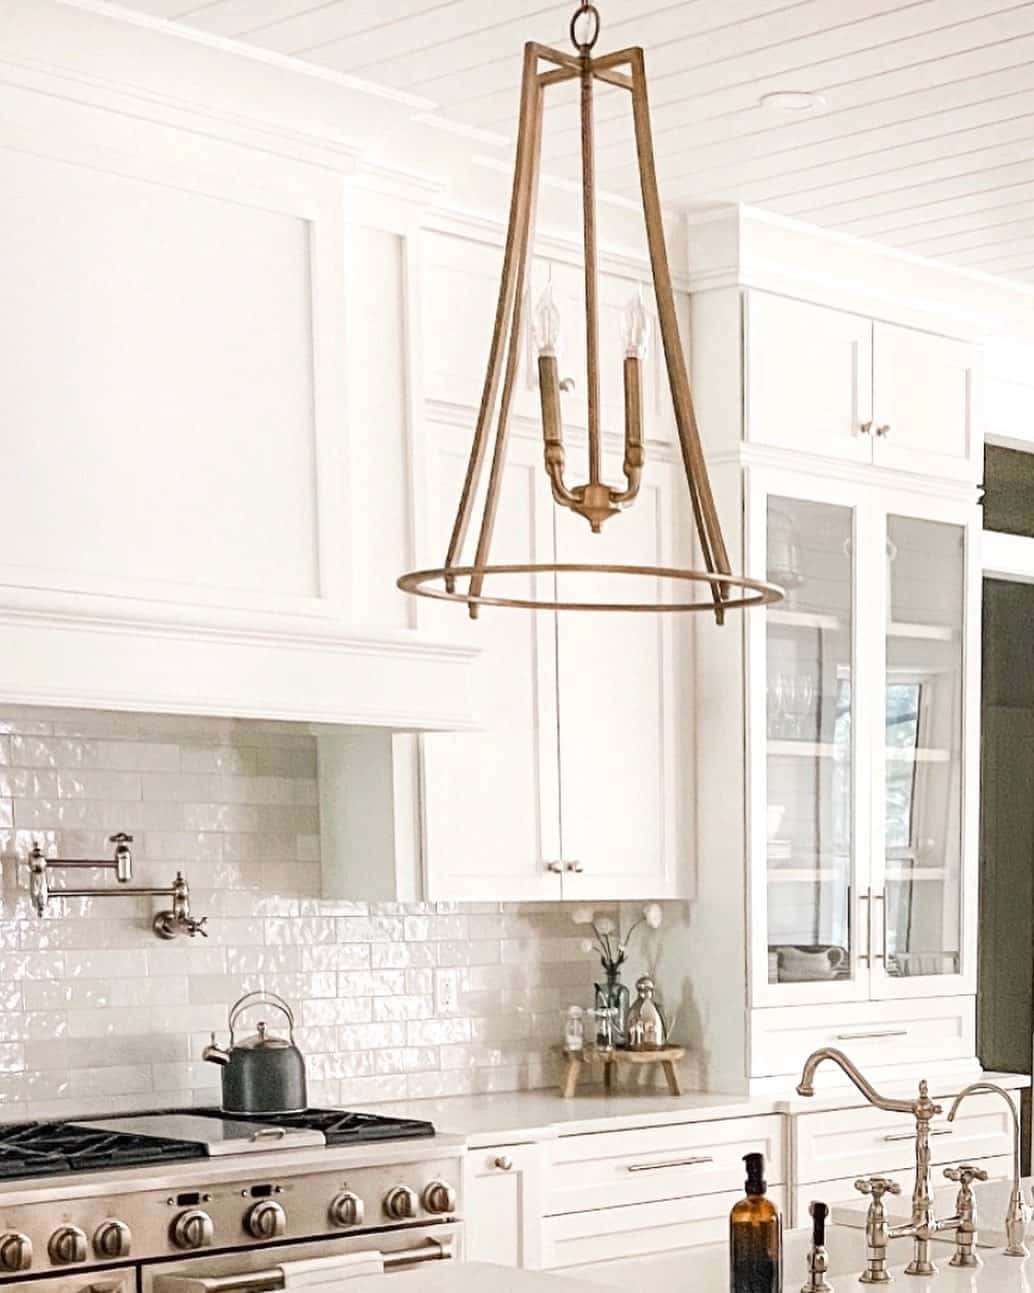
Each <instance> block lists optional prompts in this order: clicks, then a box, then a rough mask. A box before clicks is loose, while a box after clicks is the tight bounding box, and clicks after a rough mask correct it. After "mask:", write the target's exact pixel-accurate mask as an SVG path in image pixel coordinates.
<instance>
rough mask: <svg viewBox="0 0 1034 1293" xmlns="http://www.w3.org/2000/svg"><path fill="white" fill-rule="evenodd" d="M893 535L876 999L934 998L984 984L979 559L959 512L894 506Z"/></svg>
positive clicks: (879, 762)
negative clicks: (980, 978) (975, 709)
mask: <svg viewBox="0 0 1034 1293" xmlns="http://www.w3.org/2000/svg"><path fill="white" fill-rule="evenodd" d="M954 516H955V517H956V518H959V516H960V514H959V513H958V512H955V513H954ZM886 536H887V537H886V546H887V606H886V611H887V613H886V616H885V618H884V620H883V622H884V624H885V631H884V649H883V660H884V679H883V687H882V690H883V693H884V697H885V701H884V705H883V711H884V712H885V722H884V725H883V727H882V729H881V730H879V731H877V732H876V733H875V746H876V754H877V759H876V765H875V774H874V778H873V785H874V791H875V796H876V804H875V810H876V814H877V824H878V827H879V828H880V832H881V836H882V840H883V848H882V856H881V857H880V858H879V859H878V861H877V866H876V871H875V874H874V882H873V893H874V899H873V920H874V925H875V927H876V933H875V935H874V939H873V943H874V952H873V970H874V975H873V988H874V993H875V995H878V996H898V995H905V996H916V995H918V996H929V995H931V994H933V993H942V992H947V991H966V990H970V989H971V988H972V986H973V984H974V981H975V968H974V966H973V964H972V962H973V959H974V957H973V951H972V942H973V939H972V926H973V920H972V915H971V914H970V913H969V910H968V909H970V908H973V907H975V905H976V894H975V891H974V890H975V885H974V881H973V877H974V875H975V869H976V862H975V838H974V824H973V821H972V817H973V814H972V809H971V806H970V805H971V801H972V794H973V790H974V777H975V770H974V767H973V762H974V761H973V760H972V759H970V758H968V757H967V745H968V744H969V742H968V741H967V734H970V735H971V736H972V740H973V743H974V744H975V740H976V733H975V730H974V727H975V723H976V721H977V720H976V716H975V714H967V708H969V707H970V701H971V698H972V697H975V695H976V690H975V689H976V686H977V683H976V677H978V676H979V675H976V677H974V675H973V664H974V657H973V653H974V651H975V650H976V643H977V640H978V639H977V636H976V635H977V633H978V632H979V628H978V625H977V622H976V620H975V616H974V606H973V599H974V598H977V599H978V598H979V580H978V579H977V578H976V577H975V576H973V577H970V576H969V575H968V573H967V571H968V569H969V568H970V567H971V566H972V564H973V556H972V552H971V550H970V547H969V544H968V541H967V526H966V524H965V521H963V520H961V519H956V520H955V521H952V520H951V519H949V514H948V513H946V514H945V515H944V516H943V517H935V516H934V515H933V513H932V512H931V514H930V515H923V516H918V515H888V517H887V528H886ZM967 623H969V624H970V626H971V627H970V628H969V629H968V630H967ZM971 679H972V681H971Z"/></svg>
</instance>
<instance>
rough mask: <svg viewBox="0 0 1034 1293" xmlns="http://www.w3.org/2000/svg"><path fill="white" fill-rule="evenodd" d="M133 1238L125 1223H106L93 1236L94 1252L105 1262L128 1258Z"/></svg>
mask: <svg viewBox="0 0 1034 1293" xmlns="http://www.w3.org/2000/svg"><path fill="white" fill-rule="evenodd" d="M132 1242H133V1236H132V1235H131V1234H130V1232H129V1227H128V1226H127V1225H126V1223H125V1222H124V1221H104V1222H102V1223H101V1225H99V1226H98V1227H97V1230H96V1233H95V1234H94V1236H93V1251H94V1252H95V1253H96V1254H97V1256H98V1257H99V1258H100V1259H101V1261H104V1262H113V1261H117V1260H118V1259H119V1258H120V1257H128V1256H129V1249H130V1246H131V1244H132Z"/></svg>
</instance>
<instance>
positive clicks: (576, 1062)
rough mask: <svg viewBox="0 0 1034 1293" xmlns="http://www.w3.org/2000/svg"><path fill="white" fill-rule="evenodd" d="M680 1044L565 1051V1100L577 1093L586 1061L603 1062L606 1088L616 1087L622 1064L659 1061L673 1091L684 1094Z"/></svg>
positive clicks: (674, 1093)
mask: <svg viewBox="0 0 1034 1293" xmlns="http://www.w3.org/2000/svg"><path fill="white" fill-rule="evenodd" d="M685 1053H686V1052H685V1050H684V1049H683V1048H682V1047H681V1046H665V1047H664V1049H663V1050H659V1051H619V1050H615V1051H600V1050H596V1049H595V1047H592V1048H589V1047H587V1048H586V1049H585V1050H584V1051H564V1052H563V1054H564V1059H565V1060H566V1061H567V1070H566V1072H565V1073H564V1082H563V1096H564V1099H565V1100H570V1098H571V1097H572V1096H573V1095H574V1094H575V1092H576V1090H577V1089H578V1079H579V1077H580V1076H581V1072H582V1069H583V1067H584V1066H585V1065H587V1064H590V1065H591V1064H602V1065H603V1086H604V1089H605V1090H607V1091H613V1089H614V1070H615V1069H616V1068H619V1067H620V1066H621V1065H622V1064H627V1065H631V1066H633V1067H636V1066H642V1065H644V1064H659V1065H660V1066H661V1068H662V1069H663V1070H664V1079H665V1081H666V1082H667V1083H668V1091H669V1093H670V1094H671V1095H681V1094H682V1086H681V1084H680V1082H679V1074H678V1069H676V1067H675V1065H676V1064H677V1063H678V1061H679V1060H680V1059H682V1057H683V1056H684V1055H685Z"/></svg>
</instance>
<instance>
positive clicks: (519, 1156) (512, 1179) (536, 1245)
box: [463, 1144, 543, 1270]
mask: <svg viewBox="0 0 1034 1293" xmlns="http://www.w3.org/2000/svg"><path fill="white" fill-rule="evenodd" d="M463 1172H464V1176H463V1215H464V1220H465V1226H464V1235H465V1238H464V1255H465V1258H466V1260H467V1261H471V1262H493V1263H495V1264H496V1265H497V1266H517V1267H522V1268H524V1269H525V1270H538V1269H539V1268H540V1267H541V1266H542V1190H543V1168H542V1146H541V1145H536V1144H531V1145H496V1146H492V1147H490V1148H487V1149H485V1148H477V1149H471V1150H468V1152H467V1155H466V1158H465V1159H464V1167H463Z"/></svg>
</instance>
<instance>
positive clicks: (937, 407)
mask: <svg viewBox="0 0 1034 1293" xmlns="http://www.w3.org/2000/svg"><path fill="white" fill-rule="evenodd" d="M979 358H980V356H979V351H978V350H977V348H976V347H975V346H972V345H970V344H969V343H968V342H964V341H957V340H955V339H954V338H952V337H939V336H936V335H934V334H933V333H929V332H919V331H917V330H915V329H913V328H900V327H897V326H896V325H894V324H890V323H877V324H876V325H875V327H874V331H873V414H874V418H875V427H874V431H873V444H874V450H873V453H874V461H875V462H876V463H877V464H878V465H880V466H884V467H894V468H898V469H900V470H902V471H914V472H919V473H921V474H923V475H927V476H931V475H932V476H947V477H951V478H954V479H961V480H973V481H977V480H979V479H980V470H981V461H980V450H981V445H980V437H979V435H978V433H977V427H976V412H975V408H976V399H977V396H978V390H979V382H978V377H979Z"/></svg>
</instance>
